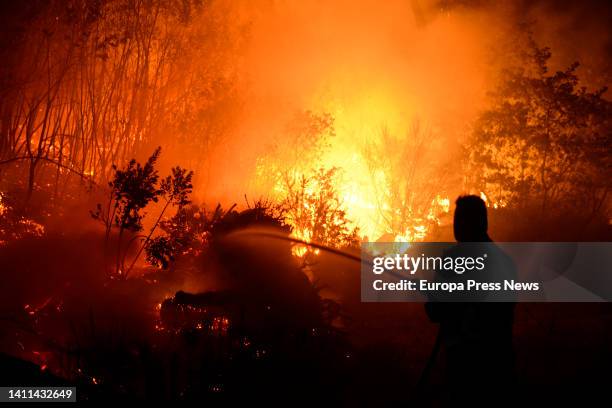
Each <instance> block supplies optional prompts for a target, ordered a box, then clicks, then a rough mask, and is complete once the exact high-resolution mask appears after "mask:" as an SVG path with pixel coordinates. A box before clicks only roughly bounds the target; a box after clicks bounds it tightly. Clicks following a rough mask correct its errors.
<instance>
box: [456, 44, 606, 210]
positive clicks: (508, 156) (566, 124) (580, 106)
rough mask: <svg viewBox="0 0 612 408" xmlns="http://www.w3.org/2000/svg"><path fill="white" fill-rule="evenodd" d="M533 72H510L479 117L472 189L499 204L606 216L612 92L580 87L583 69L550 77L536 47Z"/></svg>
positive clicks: (530, 59)
mask: <svg viewBox="0 0 612 408" xmlns="http://www.w3.org/2000/svg"><path fill="white" fill-rule="evenodd" d="M526 55H527V58H526V60H525V65H523V66H520V67H518V68H512V69H507V70H506V71H505V72H504V73H503V76H502V80H501V81H500V83H499V85H498V86H497V87H496V89H495V90H494V91H493V92H492V93H491V106H490V108H488V109H486V110H485V111H483V112H482V113H481V114H480V116H479V117H478V119H477V121H476V123H475V125H474V128H473V139H472V143H471V144H470V146H469V147H468V149H469V156H470V160H469V167H470V171H469V173H470V174H471V175H472V176H471V177H472V179H471V181H470V183H472V186H473V187H474V188H477V189H480V190H484V191H485V192H486V194H487V196H488V197H489V198H490V199H491V201H493V202H494V203H500V204H502V205H509V206H517V207H523V208H524V207H527V206H532V207H533V206H536V207H538V208H539V210H540V211H541V214H546V213H549V212H550V210H551V209H553V208H554V209H557V210H559V211H565V210H568V209H572V208H583V209H585V210H586V211H587V212H588V213H589V214H590V215H592V216H593V215H594V214H596V213H598V212H599V211H601V209H602V208H603V206H604V205H605V202H606V200H607V196H608V192H609V190H610V187H611V186H612V181H611V180H612V179H610V176H609V175H610V174H611V171H612V154H611V153H612V131H611V128H610V113H611V112H612V104H611V103H610V102H609V101H608V100H606V99H605V98H604V93H605V92H606V88H602V89H599V90H596V91H593V92H590V91H588V90H587V89H586V88H585V87H581V86H579V82H580V81H579V78H578V75H577V68H578V63H574V64H572V65H570V66H569V67H568V68H567V69H565V70H563V71H557V72H555V73H549V69H548V61H549V59H550V56H551V52H550V50H549V49H548V48H538V47H537V46H536V44H535V43H534V42H533V41H530V46H529V52H528V53H527V54H526Z"/></svg>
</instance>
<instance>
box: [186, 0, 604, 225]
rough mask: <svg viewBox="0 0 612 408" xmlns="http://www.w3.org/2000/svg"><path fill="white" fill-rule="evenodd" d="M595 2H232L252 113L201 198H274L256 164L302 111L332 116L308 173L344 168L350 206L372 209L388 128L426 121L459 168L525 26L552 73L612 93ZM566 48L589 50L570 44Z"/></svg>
mask: <svg viewBox="0 0 612 408" xmlns="http://www.w3.org/2000/svg"><path fill="white" fill-rule="evenodd" d="M500 3H504V4H500ZM597 4H598V3H592V4H591V5H590V8H588V7H589V6H588V5H587V6H585V7H587V8H586V9H585V10H582V9H579V10H576V8H580V5H576V4H572V3H569V2H568V3H565V2H561V3H557V4H555V3H551V2H547V1H544V2H536V3H532V2H516V3H514V4H512V5H509V4H506V3H505V2H480V1H479V2H476V1H474V2H470V1H463V2H431V1H417V0H412V1H409V0H389V1H370V0H360V1H344V0H335V1H256V2H251V1H243V2H238V3H234V6H233V7H232V13H233V20H232V21H233V22H234V24H241V25H243V26H244V28H245V31H246V33H247V34H246V45H245V47H244V49H243V51H242V52H243V53H242V54H241V55H240V56H239V57H238V59H237V61H239V65H240V71H241V78H242V81H243V83H242V84H241V87H243V90H244V92H243V101H244V102H243V103H244V105H243V106H242V108H241V114H240V115H239V118H238V120H237V123H236V125H235V127H234V130H233V131H232V135H231V137H229V138H228V139H226V140H224V142H223V143H221V144H219V145H218V146H217V148H216V149H215V152H214V155H212V158H208V159H210V167H209V168H210V169H214V170H211V171H212V173H211V175H209V177H206V178H205V179H206V180H207V182H206V183H200V184H199V185H198V186H196V187H197V188H196V191H195V192H196V194H197V196H198V197H199V198H201V199H203V200H206V201H208V202H210V203H211V204H212V203H214V202H225V203H227V202H238V203H240V204H242V203H243V202H244V199H243V195H244V194H245V193H246V194H247V195H248V196H249V197H250V198H259V197H269V196H271V195H273V193H272V192H270V191H269V190H265V189H261V188H258V183H257V180H256V177H257V175H256V174H257V172H256V164H257V159H258V158H259V157H261V156H262V155H264V154H266V152H267V151H268V150H269V148H270V146H274V145H275V143H277V142H278V141H279V140H282V138H283V131H284V129H285V127H286V125H287V122H288V121H289V120H290V118H291V117H292V115H293V114H295V112H297V111H303V110H311V111H313V112H317V113H322V112H327V113H329V114H331V115H332V116H333V117H334V119H335V130H336V136H335V137H333V138H332V141H331V146H330V147H329V149H328V150H327V151H326V153H325V154H324V155H323V156H322V157H320V158H319V160H317V161H316V162H313V163H312V167H313V168H317V167H321V166H323V167H332V166H337V167H340V168H342V169H343V173H344V177H345V180H346V181H345V182H344V183H342V184H341V185H340V186H339V187H340V189H341V190H343V189H344V190H345V191H344V196H343V197H345V198H349V201H350V200H351V197H352V196H355V195H358V196H359V198H357V199H356V200H361V201H364V200H365V201H364V202H363V203H362V204H363V205H365V206H368V205H370V204H371V203H368V202H367V201H368V198H367V197H368V196H371V195H373V194H374V190H372V186H370V185H369V184H371V179H370V178H369V177H368V175H367V174H366V173H367V171H366V169H365V163H364V158H363V147H364V144H365V143H366V142H368V141H372V140H374V139H376V138H377V137H379V136H380V130H381V128H382V127H386V128H387V129H388V130H389V131H390V133H391V134H393V135H394V136H395V137H397V138H400V139H401V138H403V137H407V130H408V129H409V127H410V126H411V125H412V124H413V123H415V121H418V122H420V123H421V124H423V125H424V126H426V127H427V129H428V130H429V131H430V132H431V137H432V140H434V139H435V140H437V141H438V145H436V148H435V149H436V151H435V157H436V158H437V159H438V160H440V161H448V162H453V161H454V159H455V155H456V154H457V150H458V146H459V144H460V142H461V141H462V140H464V138H465V137H466V136H467V134H468V132H469V127H470V123H471V121H472V120H473V119H474V118H475V116H476V115H477V113H478V112H479V111H480V110H481V109H482V108H483V107H484V106H486V102H487V99H486V95H487V91H488V90H490V89H491V87H492V86H493V84H494V81H495V78H496V75H497V74H498V73H499V72H500V70H501V68H502V67H503V66H504V64H507V63H508V60H509V59H510V57H508V58H506V55H507V54H511V52H512V48H513V41H515V36H516V37H517V38H518V37H519V34H518V33H517V32H516V28H517V27H518V24H519V23H522V22H529V23H530V24H531V29H532V31H533V32H534V37H535V39H536V41H538V43H539V45H541V46H544V45H550V46H552V47H553V49H552V51H553V59H552V60H551V62H552V64H553V67H552V68H553V69H557V68H559V69H560V68H563V67H564V66H566V65H567V64H569V63H571V62H572V61H574V60H582V61H585V64H587V65H586V66H584V67H583V68H581V71H580V74H581V76H582V77H583V78H584V79H585V80H586V82H585V83H586V84H588V85H592V86H601V85H602V84H603V83H605V81H606V80H607V78H605V75H604V74H605V73H606V72H607V70H606V64H607V63H608V61H609V58H608V57H609V55H608V57H607V56H606V52H607V51H608V50H609V49H610V45H609V38H608V37H609V36H608V32H607V29H606V27H607V26H606V24H605V19H603V16H597V7H596V6H597ZM577 18H581V19H582V20H581V21H576V19H577ZM602 19H603V20H602ZM569 38H584V39H587V38H589V39H590V41H588V42H587V41H584V42H583V43H582V46H577V45H576V42H574V43H573V45H571V46H569V45H568V46H565V44H564V42H565V41H564V39H569ZM595 56H596V57H595ZM589 64H591V65H589ZM595 64H597V68H595V67H596V65H595ZM432 143H433V142H432ZM208 159H207V160H208ZM456 171H460V170H459V169H458V168H457V169H456ZM460 190H461V187H460V186H457V190H456V191H445V192H441V193H444V194H446V195H453V194H456V193H460V192H461V191H460ZM347 191H348V193H347ZM353 198H354V197H353ZM350 215H351V214H350V211H349V216H350Z"/></svg>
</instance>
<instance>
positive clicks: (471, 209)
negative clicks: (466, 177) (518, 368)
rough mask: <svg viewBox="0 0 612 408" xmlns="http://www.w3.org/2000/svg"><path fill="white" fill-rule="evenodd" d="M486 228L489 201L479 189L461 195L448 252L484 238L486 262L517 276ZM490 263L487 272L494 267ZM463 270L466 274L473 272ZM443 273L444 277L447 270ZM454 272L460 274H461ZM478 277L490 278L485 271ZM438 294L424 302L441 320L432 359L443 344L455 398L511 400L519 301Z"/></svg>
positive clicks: (452, 253)
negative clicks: (445, 297) (452, 244)
mask: <svg viewBox="0 0 612 408" xmlns="http://www.w3.org/2000/svg"><path fill="white" fill-rule="evenodd" d="M487 229H488V221H487V208H486V205H485V203H484V201H483V200H482V199H481V198H480V197H478V196H474V195H467V196H461V197H459V198H458V199H457V201H456V208H455V216H454V234H455V239H456V240H457V242H458V244H457V245H456V246H455V247H453V248H451V249H449V250H448V251H447V252H446V253H445V256H459V255H461V256H463V255H465V254H466V252H467V251H473V250H474V248H479V247H478V245H474V244H464V243H474V242H476V243H483V244H482V248H485V247H486V248H487V252H488V254H489V259H488V260H487V263H489V262H491V261H492V262H494V263H495V264H494V270H495V274H496V275H497V274H499V273H500V272H499V271H502V273H503V275H504V278H510V279H512V278H514V277H515V275H516V270H515V267H514V263H513V262H512V260H511V259H510V258H509V257H508V256H506V255H505V254H504V253H503V252H502V251H501V250H500V249H499V248H497V247H496V246H495V245H493V244H491V242H492V241H491V238H489V235H488V233H487ZM476 250H479V249H476ZM487 269H488V268H487ZM487 269H485V273H487V272H488V273H491V272H490V271H491V270H493V269H489V271H487ZM451 273H453V272H451ZM438 275H441V273H440V272H439V273H438ZM461 276H462V278H463V279H467V278H469V277H467V276H463V275H461ZM498 277H499V276H498ZM440 278H441V279H444V276H440ZM453 278H457V276H456V274H455V276H454V277H453ZM479 278H481V279H484V280H486V279H487V277H485V276H480V277H479ZM470 296H471V295H470ZM477 296H478V295H477ZM504 299H506V300H510V299H513V298H504ZM437 300H438V301H437V302H433V301H430V302H428V303H427V304H426V305H425V309H426V311H427V314H428V316H429V318H430V319H431V320H432V321H433V322H436V323H439V325H440V331H439V334H438V339H437V340H436V347H435V348H434V351H433V352H432V357H431V359H430V361H431V362H432V363H433V359H434V358H435V354H436V353H437V351H438V350H437V349H438V348H439V347H440V346H442V347H443V349H444V352H445V353H444V354H445V356H446V381H447V387H448V390H449V392H450V398H451V400H452V401H453V402H459V403H470V404H471V405H474V404H476V405H481V404H484V403H486V404H494V405H500V404H501V405H505V404H507V403H508V401H509V398H511V397H512V394H513V393H514V391H515V390H514V389H513V388H514V352H513V348H512V325H513V321H514V306H515V303H514V302H512V301H508V302H477V301H474V300H478V299H476V298H472V297H469V298H467V300H468V301H462V302H453V301H449V302H444V301H442V302H440V299H437ZM450 300H456V299H454V298H453V299H450ZM463 300H466V299H465V298H464V299H463ZM479 300H482V299H479Z"/></svg>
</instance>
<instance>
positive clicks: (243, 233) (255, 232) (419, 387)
mask: <svg viewBox="0 0 612 408" xmlns="http://www.w3.org/2000/svg"><path fill="white" fill-rule="evenodd" d="M247 236H253V237H262V238H271V239H279V240H283V241H288V242H292V243H295V244H301V245H306V246H309V247H312V248H315V249H319V250H321V251H326V252H329V253H331V254H334V255H337V256H340V257H343V258H346V259H349V260H351V261H354V262H359V263H360V264H362V263H366V264H368V265H371V266H373V263H372V262H371V261H370V260H369V259H363V258H362V257H360V256H357V255H355V254H353V253H350V252H348V251H343V250H341V249H337V248H333V247H330V246H327V245H324V244H319V243H316V242H309V241H305V240H303V239H299V238H295V237H291V236H288V235H285V234H282V233H278V232H272V231H269V230H261V229H246V230H240V231H236V232H233V233H230V234H228V235H227V236H226V237H227V238H236V237H247ZM384 272H385V273H387V274H389V275H392V276H394V277H396V278H400V279H403V278H404V276H402V275H400V274H398V273H396V272H393V271H389V270H385V271H384ZM441 345H442V336H441V335H440V330H439V329H438V332H437V334H436V340H435V341H434V345H433V347H432V349H431V352H430V353H429V357H428V358H427V361H426V363H425V366H424V367H423V370H422V371H421V375H420V376H419V380H418V381H417V383H416V387H415V390H416V393H415V401H416V402H419V401H421V398H422V397H423V394H424V391H425V387H426V385H427V382H428V380H429V375H430V373H431V370H432V369H433V367H434V364H435V362H436V358H437V356H438V353H439V352H440V347H441Z"/></svg>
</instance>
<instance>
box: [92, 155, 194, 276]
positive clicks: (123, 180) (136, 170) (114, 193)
mask: <svg viewBox="0 0 612 408" xmlns="http://www.w3.org/2000/svg"><path fill="white" fill-rule="evenodd" d="M160 152H161V148H160V147H158V148H157V149H155V151H154V152H153V154H152V155H151V157H149V159H148V160H147V161H146V163H145V164H144V165H141V164H140V163H138V162H137V161H136V160H134V159H132V160H130V162H129V163H128V165H127V166H126V167H125V169H118V168H117V166H116V165H113V169H114V170H115V175H114V177H113V180H112V181H110V182H109V187H110V195H109V200H108V204H107V206H106V208H103V207H102V204H98V205H97V207H96V210H95V211H92V212H91V215H92V217H93V218H94V219H97V220H100V221H101V222H102V223H103V224H104V226H105V228H106V240H105V242H106V244H105V246H106V248H107V249H108V242H109V239H110V235H111V230H112V228H113V227H115V228H118V230H119V232H118V239H117V247H116V258H115V273H116V274H117V275H123V276H124V277H127V275H128V274H129V273H130V271H131V270H132V268H133V267H134V265H135V263H136V261H137V260H138V258H139V256H140V254H141V253H142V251H143V250H144V249H145V247H147V246H148V245H149V244H151V240H152V236H153V233H154V232H155V230H156V228H157V226H158V225H159V223H160V221H161V220H162V217H163V216H164V214H165V212H166V211H167V209H168V208H169V207H170V206H175V207H177V209H178V211H180V210H181V209H182V208H183V207H185V206H186V205H188V204H189V203H190V201H189V194H190V193H191V191H192V184H191V179H192V177H193V172H191V171H189V172H188V171H187V170H185V169H182V168H180V167H175V168H173V169H172V174H171V175H169V176H167V177H166V178H164V179H163V180H162V181H161V182H160V183H158V180H159V175H158V171H157V170H156V169H155V164H156V162H157V160H158V158H159V155H160ZM160 198H162V199H163V200H165V204H164V207H163V208H162V210H161V212H160V214H159V216H158V218H157V220H156V221H155V223H154V224H153V226H152V227H151V229H150V230H149V233H148V235H147V236H143V235H134V237H133V238H132V239H131V240H130V241H129V242H128V243H127V245H126V244H125V243H124V239H123V238H124V234H125V232H126V231H128V232H131V233H133V234H136V233H138V232H141V231H142V230H143V225H142V220H143V217H144V216H145V214H144V211H143V210H144V209H145V208H146V207H147V206H148V205H149V204H150V203H151V202H158V201H159V199H160ZM142 238H144V241H143V244H142V246H141V247H140V248H139V250H138V252H137V254H136V256H135V257H134V259H133V260H132V262H131V264H130V265H129V267H128V268H127V269H126V268H125V256H126V255H127V253H128V251H127V249H128V248H129V247H130V245H131V244H132V243H133V242H134V241H135V240H136V239H142ZM153 245H154V247H155V248H157V249H159V248H160V245H161V242H157V241H153Z"/></svg>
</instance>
